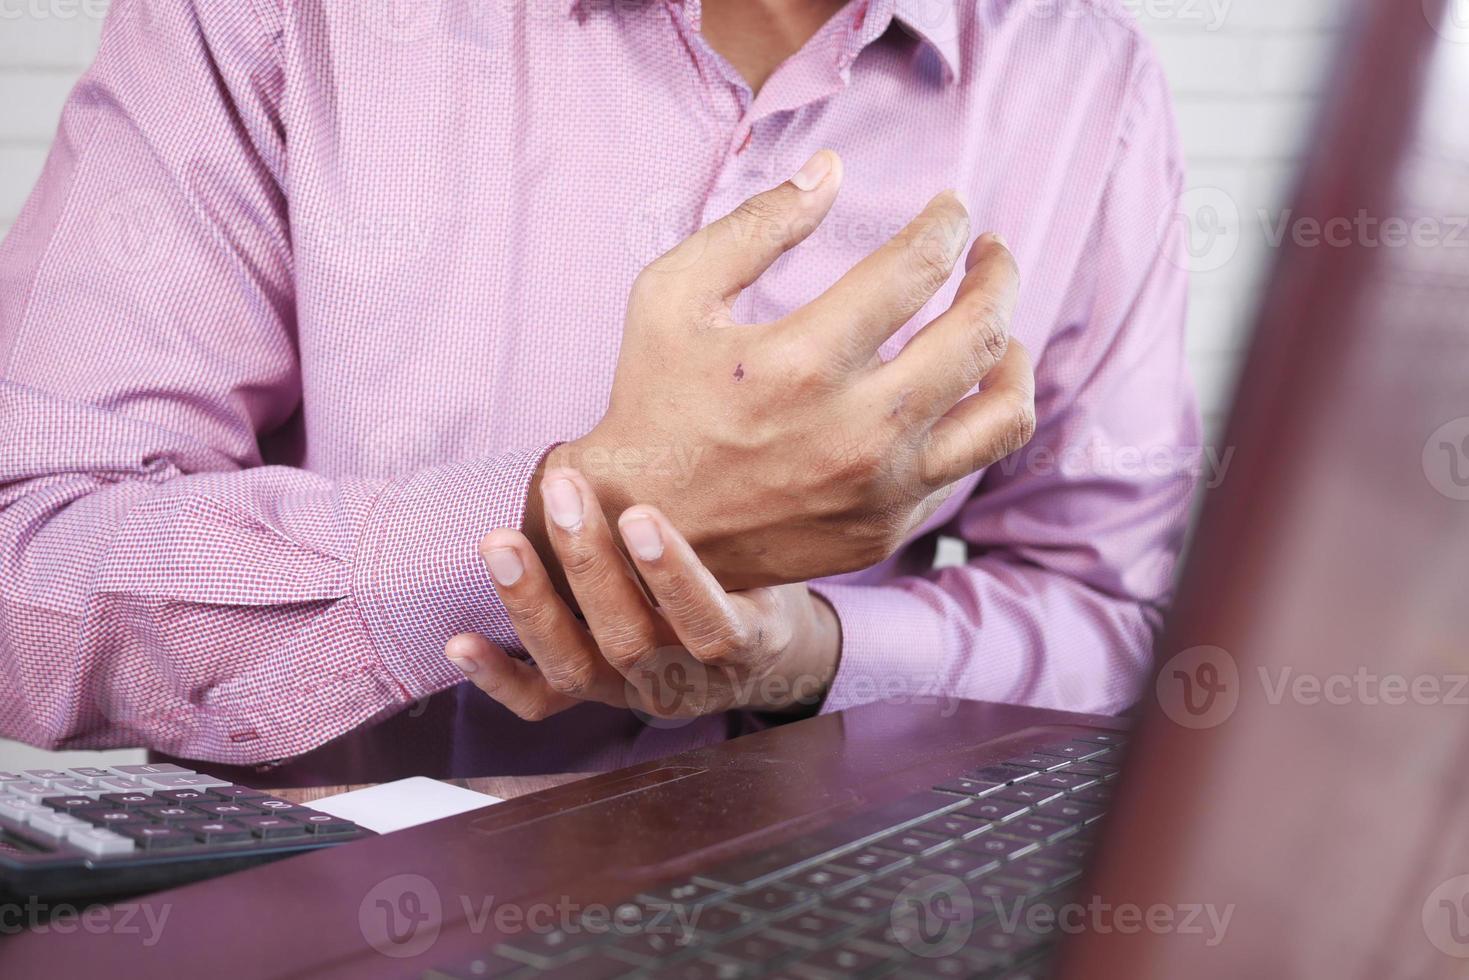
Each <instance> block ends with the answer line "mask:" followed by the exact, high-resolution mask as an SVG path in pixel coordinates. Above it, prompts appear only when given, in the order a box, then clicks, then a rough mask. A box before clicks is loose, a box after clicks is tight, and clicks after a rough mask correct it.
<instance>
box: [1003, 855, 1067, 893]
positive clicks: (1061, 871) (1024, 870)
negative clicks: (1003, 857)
mask: <svg viewBox="0 0 1469 980" xmlns="http://www.w3.org/2000/svg"><path fill="white" fill-rule="evenodd" d="M1080 875H1081V869H1080V868H1075V867H1070V868H1068V867H1061V866H1058V865H1055V864H1052V863H1051V862H1049V861H1037V860H1035V858H1034V855H1032V856H1031V857H1026V858H1021V859H1020V860H1018V861H1011V862H1010V863H1009V864H1007V865H1005V867H1004V869H1003V870H1002V871H1000V873H999V874H998V875H996V877H997V878H998V879H999V880H1001V881H1013V882H1018V883H1021V884H1030V885H1034V886H1035V887H1036V888H1037V889H1039V890H1048V889H1051V888H1059V887H1060V886H1061V885H1064V884H1066V883H1067V882H1068V881H1071V880H1073V879H1075V878H1077V877H1079V876H1080Z"/></svg>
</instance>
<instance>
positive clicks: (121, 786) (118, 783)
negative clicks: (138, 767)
mask: <svg viewBox="0 0 1469 980" xmlns="http://www.w3.org/2000/svg"><path fill="white" fill-rule="evenodd" d="M94 785H95V786H96V787H97V788H98V789H100V790H102V791H103V792H106V793H128V792H136V791H138V790H140V789H146V788H147V787H145V786H144V785H143V784H142V783H141V782H139V781H138V780H137V779H134V778H133V777H132V776H99V777H98V778H97V779H96V780H95V781H94Z"/></svg>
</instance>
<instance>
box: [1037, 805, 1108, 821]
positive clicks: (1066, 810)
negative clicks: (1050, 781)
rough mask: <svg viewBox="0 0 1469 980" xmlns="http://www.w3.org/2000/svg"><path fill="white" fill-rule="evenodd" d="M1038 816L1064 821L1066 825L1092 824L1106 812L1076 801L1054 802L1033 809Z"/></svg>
mask: <svg viewBox="0 0 1469 980" xmlns="http://www.w3.org/2000/svg"><path fill="white" fill-rule="evenodd" d="M1035 812H1036V814H1037V815H1038V816H1045V817H1050V818H1052V819H1053V820H1064V821H1066V822H1067V823H1093V822H1095V821H1097V820H1100V819H1102V817H1104V816H1106V813H1107V811H1106V810H1105V809H1103V808H1102V807H1099V806H1097V805H1096V804H1095V803H1083V802H1081V801H1078V800H1066V799H1062V800H1056V801H1055V802H1053V803H1047V804H1045V805H1043V806H1038V807H1036V809H1035Z"/></svg>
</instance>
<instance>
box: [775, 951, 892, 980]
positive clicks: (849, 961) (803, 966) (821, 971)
mask: <svg viewBox="0 0 1469 980" xmlns="http://www.w3.org/2000/svg"><path fill="white" fill-rule="evenodd" d="M895 957H896V953H893V952H891V951H885V952H873V951H871V950H870V949H866V948H862V947H858V946H855V945H853V944H851V943H842V944H840V945H837V946H832V947H830V948H828V949H823V950H818V951H817V952H814V953H810V954H808V955H806V956H803V957H802V958H801V959H799V960H797V961H796V963H795V964H793V966H792V967H791V969H792V971H793V975H800V976H806V977H821V978H826V977H831V978H832V980H837V978H846V977H856V976H861V975H863V974H865V973H871V972H872V971H874V970H877V969H880V968H881V967H883V966H886V965H887V964H888V963H889V962H891V960H892V959H894V958H895ZM794 971H799V974H796V973H795V972H794Z"/></svg>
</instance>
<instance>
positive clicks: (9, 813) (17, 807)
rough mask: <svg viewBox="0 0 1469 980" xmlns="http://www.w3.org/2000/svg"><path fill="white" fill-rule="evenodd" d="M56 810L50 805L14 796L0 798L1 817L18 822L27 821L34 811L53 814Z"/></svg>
mask: <svg viewBox="0 0 1469 980" xmlns="http://www.w3.org/2000/svg"><path fill="white" fill-rule="evenodd" d="M55 812H56V811H55V810H53V809H51V808H50V807H48V806H42V805H41V804H39V803H32V802H31V801H30V800H18V799H16V798H15V797H13V796H7V797H4V798H0V817H9V818H10V819H11V820H14V821H15V822H16V823H25V822H26V821H27V820H29V819H30V817H31V814H33V813H41V814H52V813H55Z"/></svg>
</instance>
